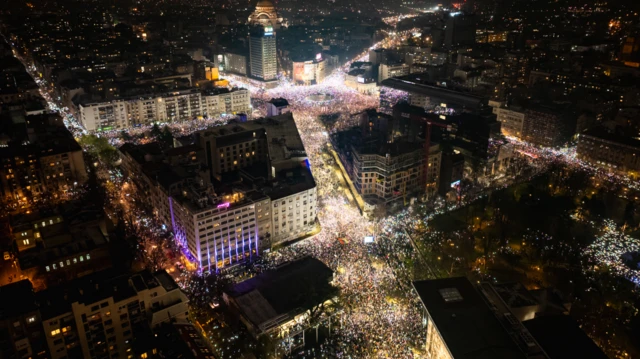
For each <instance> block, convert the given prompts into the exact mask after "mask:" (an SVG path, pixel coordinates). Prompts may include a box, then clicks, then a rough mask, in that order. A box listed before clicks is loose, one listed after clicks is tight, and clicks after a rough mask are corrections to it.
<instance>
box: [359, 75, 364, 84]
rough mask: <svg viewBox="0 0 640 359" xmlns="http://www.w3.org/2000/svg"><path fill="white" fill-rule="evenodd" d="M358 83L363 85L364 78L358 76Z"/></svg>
mask: <svg viewBox="0 0 640 359" xmlns="http://www.w3.org/2000/svg"><path fill="white" fill-rule="evenodd" d="M358 82H359V83H361V84H363V83H364V77H360V76H358Z"/></svg>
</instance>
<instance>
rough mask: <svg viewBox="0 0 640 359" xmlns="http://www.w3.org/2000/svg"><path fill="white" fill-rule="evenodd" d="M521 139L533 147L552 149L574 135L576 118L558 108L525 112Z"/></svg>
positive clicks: (534, 108)
mask: <svg viewBox="0 0 640 359" xmlns="http://www.w3.org/2000/svg"><path fill="white" fill-rule="evenodd" d="M525 115H526V117H525V120H524V125H523V126H522V133H523V135H522V139H523V140H525V141H527V142H530V143H532V144H534V145H538V146H545V147H554V146H560V145H562V144H563V143H565V142H566V141H567V140H568V139H569V138H570V137H571V136H572V135H574V134H575V129H576V118H572V117H570V116H569V115H567V114H564V113H563V111H562V110H561V109H559V108H551V107H543V106H536V107H532V108H528V109H527V110H526V111H525Z"/></svg>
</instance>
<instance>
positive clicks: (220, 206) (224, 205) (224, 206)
mask: <svg viewBox="0 0 640 359" xmlns="http://www.w3.org/2000/svg"><path fill="white" fill-rule="evenodd" d="M230 205H231V203H229V202H224V203H220V204H219V205H218V209H220V208H229V206H230Z"/></svg>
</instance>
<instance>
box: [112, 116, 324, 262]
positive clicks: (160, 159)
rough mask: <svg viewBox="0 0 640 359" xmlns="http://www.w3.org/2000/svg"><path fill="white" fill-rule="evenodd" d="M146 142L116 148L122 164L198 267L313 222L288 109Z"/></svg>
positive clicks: (239, 258)
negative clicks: (160, 144) (171, 141)
mask: <svg viewBox="0 0 640 359" xmlns="http://www.w3.org/2000/svg"><path fill="white" fill-rule="evenodd" d="M152 147H153V146H152V145H151V144H148V145H142V146H132V145H125V146H123V147H121V148H120V151H121V152H122V153H123V156H122V158H123V164H122V166H123V168H124V169H125V170H126V171H128V172H130V173H131V177H132V178H134V179H135V182H136V186H139V187H140V189H141V190H143V191H144V193H145V195H147V197H148V198H149V201H150V202H151V205H152V206H153V208H154V212H155V214H156V216H157V217H158V218H159V220H160V221H161V222H163V223H164V224H165V225H166V226H167V227H169V228H172V229H173V232H174V234H175V237H176V240H177V241H178V243H179V244H180V245H181V247H182V248H183V250H184V253H185V254H186V255H187V256H188V257H189V258H190V259H191V260H192V261H193V262H194V263H196V265H197V266H198V267H200V268H203V269H205V270H211V271H213V270H216V269H219V268H222V267H225V266H229V265H234V264H236V263H240V262H243V261H245V260H247V259H250V258H252V257H253V256H256V255H259V254H260V253H261V252H262V250H264V249H269V248H271V247H272V246H273V245H275V244H279V243H282V242H286V241H289V240H293V239H296V238H299V237H300V236H303V235H305V234H308V233H309V232H311V231H312V230H313V229H315V228H316V217H317V207H316V185H315V181H314V180H313V176H312V175H311V172H310V170H309V165H308V159H307V156H306V152H305V149H304V146H303V144H302V140H301V139H300V134H299V133H298V130H297V128H296V126H295V121H294V119H293V116H292V114H291V113H284V114H282V115H278V116H273V117H269V118H265V119H258V120H254V121H249V122H242V123H233V124H229V125H226V126H221V127H216V128H212V129H209V130H205V131H201V132H199V133H197V134H195V135H194V137H193V144H191V145H186V146H182V147H177V148H173V149H170V150H166V151H164V152H163V151H161V150H159V149H158V148H155V147H154V148H152ZM276 215H277V216H276ZM276 229H277V230H276Z"/></svg>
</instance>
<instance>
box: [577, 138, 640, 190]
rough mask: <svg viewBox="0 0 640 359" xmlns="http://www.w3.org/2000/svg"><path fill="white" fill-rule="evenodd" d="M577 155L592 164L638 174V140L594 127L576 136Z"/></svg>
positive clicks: (621, 172) (625, 173)
mask: <svg viewBox="0 0 640 359" xmlns="http://www.w3.org/2000/svg"><path fill="white" fill-rule="evenodd" d="M576 155H577V157H578V158H579V159H580V160H582V161H585V162H587V163H589V164H590V165H592V166H595V167H598V168H602V169H605V170H607V171H609V172H613V173H619V174H623V175H627V176H631V177H632V178H636V179H637V178H638V177H639V176H640V140H637V139H634V138H631V137H626V136H621V135H616V134H611V133H608V132H607V131H606V130H605V129H603V128H594V129H591V130H588V131H586V132H583V133H581V134H580V135H579V137H578V148H577V152H576Z"/></svg>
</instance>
